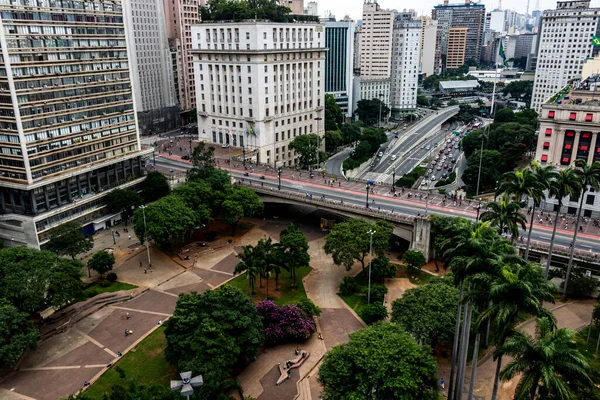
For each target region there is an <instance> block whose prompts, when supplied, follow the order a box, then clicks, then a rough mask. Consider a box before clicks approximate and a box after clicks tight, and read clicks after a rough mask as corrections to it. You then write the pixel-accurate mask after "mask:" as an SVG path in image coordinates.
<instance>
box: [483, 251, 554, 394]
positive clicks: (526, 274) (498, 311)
mask: <svg viewBox="0 0 600 400" xmlns="http://www.w3.org/2000/svg"><path fill="white" fill-rule="evenodd" d="M511 261H512V262H510V263H507V264H506V265H504V266H502V267H501V269H500V271H499V273H498V274H496V275H490V274H480V275H478V276H475V277H473V284H474V286H476V287H478V288H480V290H482V291H486V293H487V295H488V298H490V299H491V300H492V304H491V306H490V307H488V308H487V309H486V310H485V311H483V312H482V313H481V314H480V316H479V319H478V323H481V321H484V320H486V319H487V320H493V321H494V325H495V326H496V332H495V333H496V335H495V342H496V349H497V350H496V352H495V353H494V358H495V359H497V364H496V374H495V377H494V387H493V390H492V400H495V399H496V396H497V394H498V382H499V378H500V368H501V366H502V356H503V354H504V353H503V351H502V347H503V345H504V343H505V341H506V340H507V339H508V338H509V337H510V335H511V334H512V333H513V332H514V330H513V327H514V326H515V324H516V323H518V315H519V312H525V313H527V314H530V315H534V316H537V317H540V316H542V317H547V318H549V320H550V321H554V316H553V315H552V313H551V312H550V311H548V310H546V309H545V308H544V307H542V302H544V301H547V302H550V303H554V293H555V292H556V287H555V286H554V285H553V284H552V283H551V282H549V281H547V280H545V279H544V278H543V276H542V270H541V268H540V266H539V265H537V264H533V263H524V262H523V261H522V260H519V259H517V258H514V259H513V260H511ZM482 294H483V293H482Z"/></svg>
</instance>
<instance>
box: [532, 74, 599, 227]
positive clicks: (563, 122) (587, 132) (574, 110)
mask: <svg viewBox="0 0 600 400" xmlns="http://www.w3.org/2000/svg"><path fill="white" fill-rule="evenodd" d="M598 85H600V76H598V75H597V74H594V75H592V76H590V77H588V78H587V79H586V80H584V81H583V82H582V81H580V80H578V79H575V80H573V81H571V83H570V84H569V85H567V86H565V87H564V88H561V89H560V91H559V92H557V93H555V94H554V95H553V96H552V98H550V99H548V100H547V101H546V102H544V103H543V104H541V105H540V107H539V109H540V130H539V132H540V134H539V136H538V143H537V149H536V153H535V159H536V161H538V162H539V163H541V164H542V165H554V166H557V167H558V168H567V167H572V166H574V164H575V161H576V160H579V159H581V160H585V161H586V162H587V163H592V162H595V161H600V138H599V137H598V136H599V135H600V128H599V127H600V97H599V96H598V92H599V88H598ZM585 196H586V197H585V199H584V209H583V215H584V216H586V217H593V218H598V217H600V195H598V193H597V192H593V191H590V192H587V193H586V195H585ZM548 202H549V203H551V204H553V205H554V209H555V210H556V207H558V204H557V202H556V199H553V198H548ZM578 206H579V204H578V199H567V201H563V208H562V209H561V212H566V213H568V214H571V215H572V214H575V213H576V210H577V208H578Z"/></svg>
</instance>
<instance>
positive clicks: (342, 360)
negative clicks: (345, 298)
mask: <svg viewBox="0 0 600 400" xmlns="http://www.w3.org/2000/svg"><path fill="white" fill-rule="evenodd" d="M436 372H437V365H436V362H435V360H434V358H433V356H432V355H431V349H430V348H428V347H422V346H419V345H418V344H417V342H416V341H415V340H414V339H413V338H411V337H410V336H409V335H408V334H406V333H405V332H404V331H403V330H402V328H401V327H400V326H399V325H397V324H394V323H382V324H377V325H374V326H371V327H369V328H365V329H361V330H359V331H356V332H354V333H351V334H350V341H349V342H348V343H344V344H341V345H338V346H335V347H334V348H332V349H331V351H329V352H328V353H327V354H325V358H324V359H323V363H322V364H321V367H320V368H319V382H320V383H321V384H322V385H323V398H324V399H325V400H337V399H397V400H412V399H422V400H427V399H431V400H433V399H437V398H439V395H438V390H437V377H436Z"/></svg>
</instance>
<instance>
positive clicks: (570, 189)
mask: <svg viewBox="0 0 600 400" xmlns="http://www.w3.org/2000/svg"><path fill="white" fill-rule="evenodd" d="M580 189H581V181H580V180H579V177H578V176H577V174H576V173H575V170H573V169H572V168H565V169H562V170H560V171H558V174H557V175H556V177H555V178H554V179H553V180H552V181H551V184H550V190H549V191H548V195H549V196H551V197H554V198H555V199H556V200H557V201H558V207H557V208H556V214H555V215H554V228H553V229H552V236H551V237H550V248H549V250H548V262H547V263H546V270H545V272H544V276H545V277H546V278H548V273H549V271H550V263H551V262H552V251H553V249H554V238H555V237H556V226H557V224H558V216H559V213H560V209H561V208H562V205H563V200H564V199H565V198H567V197H569V198H573V197H574V196H575V193H579V190H580Z"/></svg>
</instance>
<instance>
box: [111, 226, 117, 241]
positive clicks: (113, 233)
mask: <svg viewBox="0 0 600 400" xmlns="http://www.w3.org/2000/svg"><path fill="white" fill-rule="evenodd" d="M110 231H111V232H112V237H113V244H117V239H115V230H114V229H112V228H111V229H110Z"/></svg>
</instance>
